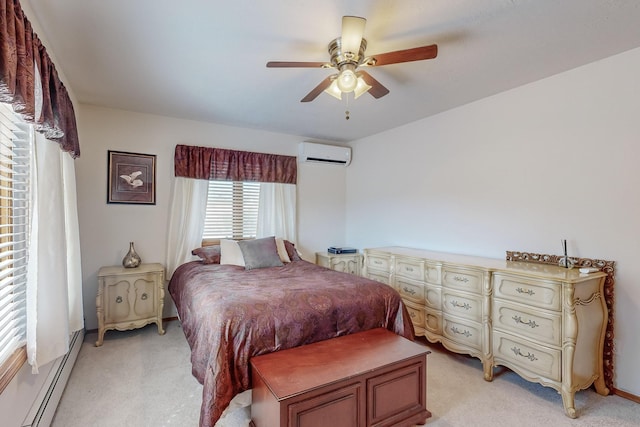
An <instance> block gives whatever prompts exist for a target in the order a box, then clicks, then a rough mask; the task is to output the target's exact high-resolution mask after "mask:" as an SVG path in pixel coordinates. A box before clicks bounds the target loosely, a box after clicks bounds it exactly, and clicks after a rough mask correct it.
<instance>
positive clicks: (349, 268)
mask: <svg viewBox="0 0 640 427" xmlns="http://www.w3.org/2000/svg"><path fill="white" fill-rule="evenodd" d="M362 258H363V256H362V254H359V253H355V254H332V253H330V252H316V264H318V265H320V266H322V267H326V268H330V269H331V270H336V271H341V272H343V273H351V274H355V275H356V276H360V273H361V269H362Z"/></svg>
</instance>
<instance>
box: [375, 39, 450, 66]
mask: <svg viewBox="0 0 640 427" xmlns="http://www.w3.org/2000/svg"><path fill="white" fill-rule="evenodd" d="M436 56H438V46H437V45H435V44H432V45H429V46H421V47H414V48H411V49H404V50H396V51H393V52H387V53H380V54H378V55H371V63H367V65H375V66H376V67H379V66H381V65H388V64H399V63H401V62H411V61H422V60H424V59H433V58H435V57H436Z"/></svg>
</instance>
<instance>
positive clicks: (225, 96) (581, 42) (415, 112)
mask: <svg viewBox="0 0 640 427" xmlns="http://www.w3.org/2000/svg"><path fill="white" fill-rule="evenodd" d="M24 3H29V4H30V5H31V9H32V10H33V12H34V13H35V15H36V18H37V21H38V22H39V23H40V24H41V27H42V30H41V31H43V32H44V34H42V35H41V38H43V39H45V40H48V45H47V48H48V49H49V50H51V51H52V52H53V55H54V58H55V61H56V63H57V67H59V68H61V69H62V71H63V73H64V75H65V77H66V81H65V84H66V85H67V86H68V87H70V88H71V90H72V91H73V93H74V94H75V95H76V97H77V98H78V100H79V101H80V102H82V103H87V104H95V105H100V106H106V107H113V108H119V109H125V110H131V111H138V112H143V113H152V114H159V115H164V116H171V117H177V118H185V119H192V120H198V121H206V122H214V123H220V124H227V125H232V126H241V127H248V128H256V129H263V130H268V131H273V132H280V133H287V134H293V135H300V136H302V137H305V138H312V139H320V140H329V141H336V142H347V141H351V140H354V139H359V138H362V137H365V136H368V135H371V134H375V133H378V132H381V131H384V130H386V129H391V128H394V127H397V126H400V125H403V124H405V123H408V122H412V121H415V120H418V119H421V118H423V117H427V116H430V115H433V114H437V113H439V112H442V111H445V110H448V109H450V108H453V107H456V106H459V105H463V104H466V103H469V102H472V101H474V100H477V99H480V98H484V97H486V96H489V95H492V94H495V93H498V92H502V91H505V90H508V89H510V88H513V87H516V86H519V85H522V84H525V83H528V82H532V81H535V80H539V79H541V78H544V77H547V76H551V75H553V74H557V73H559V72H562V71H565V70H568V69H571V68H575V67H578V66H580V65H583V64H586V63H589V62H593V61H596V60H598V59H601V58H605V57H607V56H611V55H614V54H617V53H620V52H623V51H626V50H629V49H632V48H636V47H639V46H640V1H638V0H373V1H372V0H354V1H340V0H269V1H266V0H233V1H231V0H229V1H222V0H218V1H213V0H182V1H175V0H174V1H169V0H56V1H50V0H23V4H24ZM343 15H356V16H362V17H365V18H366V19H367V25H366V28H365V38H366V39H367V41H368V47H367V51H366V53H367V55H371V54H374V53H384V52H388V51H394V50H399V49H406V48H410V47H416V46H423V45H429V44H433V43H435V44H437V45H438V48H439V53H438V57H437V58H435V59H432V60H427V61H418V62H411V63H404V64H395V65H386V66H382V67H376V68H369V69H368V71H369V73H370V74H371V75H372V76H373V77H374V78H376V79H377V80H378V81H380V82H381V83H382V84H383V85H385V86H386V87H387V88H388V89H389V90H390V93H389V94H388V95H387V96H385V97H382V98H380V99H375V98H373V97H372V96H370V95H369V94H365V95H363V96H362V97H360V98H358V99H357V100H355V101H353V100H351V101H350V105H349V107H348V109H349V110H350V111H351V119H350V120H348V121H347V120H345V113H344V112H345V109H346V107H347V105H346V103H345V101H338V100H337V99H335V98H332V97H331V96H329V95H327V94H321V95H320V96H318V98H316V99H315V101H313V102H310V103H301V102H300V99H302V98H303V97H304V96H305V95H306V94H307V93H308V92H309V91H310V90H311V89H313V88H314V87H315V86H316V85H317V84H318V83H320V81H321V80H323V79H324V78H325V77H327V76H328V75H330V74H332V70H326V69H310V68H287V69H274V68H269V69H267V68H266V66H265V64H266V62H267V61H270V60H286V61H328V60H329V55H328V53H327V45H328V43H329V42H330V41H331V40H333V39H334V38H336V37H338V36H340V33H341V17H342V16H343ZM594 84H598V82H594Z"/></svg>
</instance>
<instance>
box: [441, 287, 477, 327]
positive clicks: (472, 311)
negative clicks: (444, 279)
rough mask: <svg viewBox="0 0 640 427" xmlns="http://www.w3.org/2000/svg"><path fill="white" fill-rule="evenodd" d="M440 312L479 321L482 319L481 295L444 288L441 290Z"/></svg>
mask: <svg viewBox="0 0 640 427" xmlns="http://www.w3.org/2000/svg"><path fill="white" fill-rule="evenodd" d="M442 312H443V313H445V314H453V315H454V316H459V317H464V318H465V319H469V320H473V321H475V322H480V321H482V297H481V296H479V295H472V294H465V293H463V292H456V291H453V290H450V289H446V288H445V289H444V290H443V291H442Z"/></svg>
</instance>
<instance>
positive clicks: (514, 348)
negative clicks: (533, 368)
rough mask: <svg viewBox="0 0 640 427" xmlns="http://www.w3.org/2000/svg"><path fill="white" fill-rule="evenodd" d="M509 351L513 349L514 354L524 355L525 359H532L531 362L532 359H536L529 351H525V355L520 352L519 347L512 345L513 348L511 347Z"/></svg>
mask: <svg viewBox="0 0 640 427" xmlns="http://www.w3.org/2000/svg"><path fill="white" fill-rule="evenodd" d="M511 351H513V352H514V353H515V354H516V356H522V357H524V358H525V359H529V360H530V361H532V362H533V361H536V360H538V358H537V357H536V356H535V355H534V354H533V353H529V352H527V354H526V355H525V354H522V352H521V351H520V349H519V348H517V347H513V348H512V349H511Z"/></svg>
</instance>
